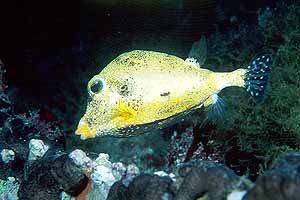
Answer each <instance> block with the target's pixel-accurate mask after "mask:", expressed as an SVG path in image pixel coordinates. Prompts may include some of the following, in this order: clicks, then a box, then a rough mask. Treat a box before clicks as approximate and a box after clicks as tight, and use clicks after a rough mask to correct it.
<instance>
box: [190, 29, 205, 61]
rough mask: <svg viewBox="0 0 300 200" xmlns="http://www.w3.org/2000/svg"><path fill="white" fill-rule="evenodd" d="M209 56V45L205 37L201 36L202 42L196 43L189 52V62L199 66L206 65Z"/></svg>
mask: <svg viewBox="0 0 300 200" xmlns="http://www.w3.org/2000/svg"><path fill="white" fill-rule="evenodd" d="M206 56H207V45H206V38H205V36H203V35H202V36H201V38H200V40H199V41H197V42H194V43H193V45H192V48H191V50H190V52H189V55H188V58H187V59H186V61H187V62H191V63H196V64H198V65H199V66H200V65H203V64H204V63H205V60H206Z"/></svg>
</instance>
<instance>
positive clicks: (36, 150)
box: [28, 139, 49, 160]
mask: <svg viewBox="0 0 300 200" xmlns="http://www.w3.org/2000/svg"><path fill="white" fill-rule="evenodd" d="M48 149H49V146H48V145H46V144H44V142H43V141H42V140H38V139H31V140H30V142H29V156H28V160H37V159H39V158H41V157H43V156H44V155H45V153H46V152H47V151H48Z"/></svg>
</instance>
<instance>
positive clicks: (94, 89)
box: [91, 81, 103, 93]
mask: <svg viewBox="0 0 300 200" xmlns="http://www.w3.org/2000/svg"><path fill="white" fill-rule="evenodd" d="M102 88H103V84H102V82H101V81H97V82H95V83H93V84H92V86H91V91H92V92H93V93H98V92H100V91H101V90H102Z"/></svg>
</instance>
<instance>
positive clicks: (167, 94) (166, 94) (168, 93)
mask: <svg viewBox="0 0 300 200" xmlns="http://www.w3.org/2000/svg"><path fill="white" fill-rule="evenodd" d="M169 95H170V92H164V93H162V94H160V96H162V97H165V96H169Z"/></svg>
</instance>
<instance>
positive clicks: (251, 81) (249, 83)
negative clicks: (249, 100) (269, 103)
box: [245, 55, 272, 102]
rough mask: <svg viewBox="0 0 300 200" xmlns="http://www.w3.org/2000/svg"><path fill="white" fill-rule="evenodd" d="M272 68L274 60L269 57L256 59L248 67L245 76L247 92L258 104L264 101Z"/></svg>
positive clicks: (263, 56)
mask: <svg viewBox="0 0 300 200" xmlns="http://www.w3.org/2000/svg"><path fill="white" fill-rule="evenodd" d="M271 68H272V58H271V56H269V55H260V56H257V57H255V58H254V59H253V60H252V61H251V63H250V65H249V66H248V67H247V72H246V76H245V87H246V91H247V92H248V93H249V94H250V95H251V96H253V97H254V98H255V99H256V100H257V101H258V102H261V101H262V100H263V99H264V95H265V89H266V86H267V83H268V80H269V77H270V74H271Z"/></svg>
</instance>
